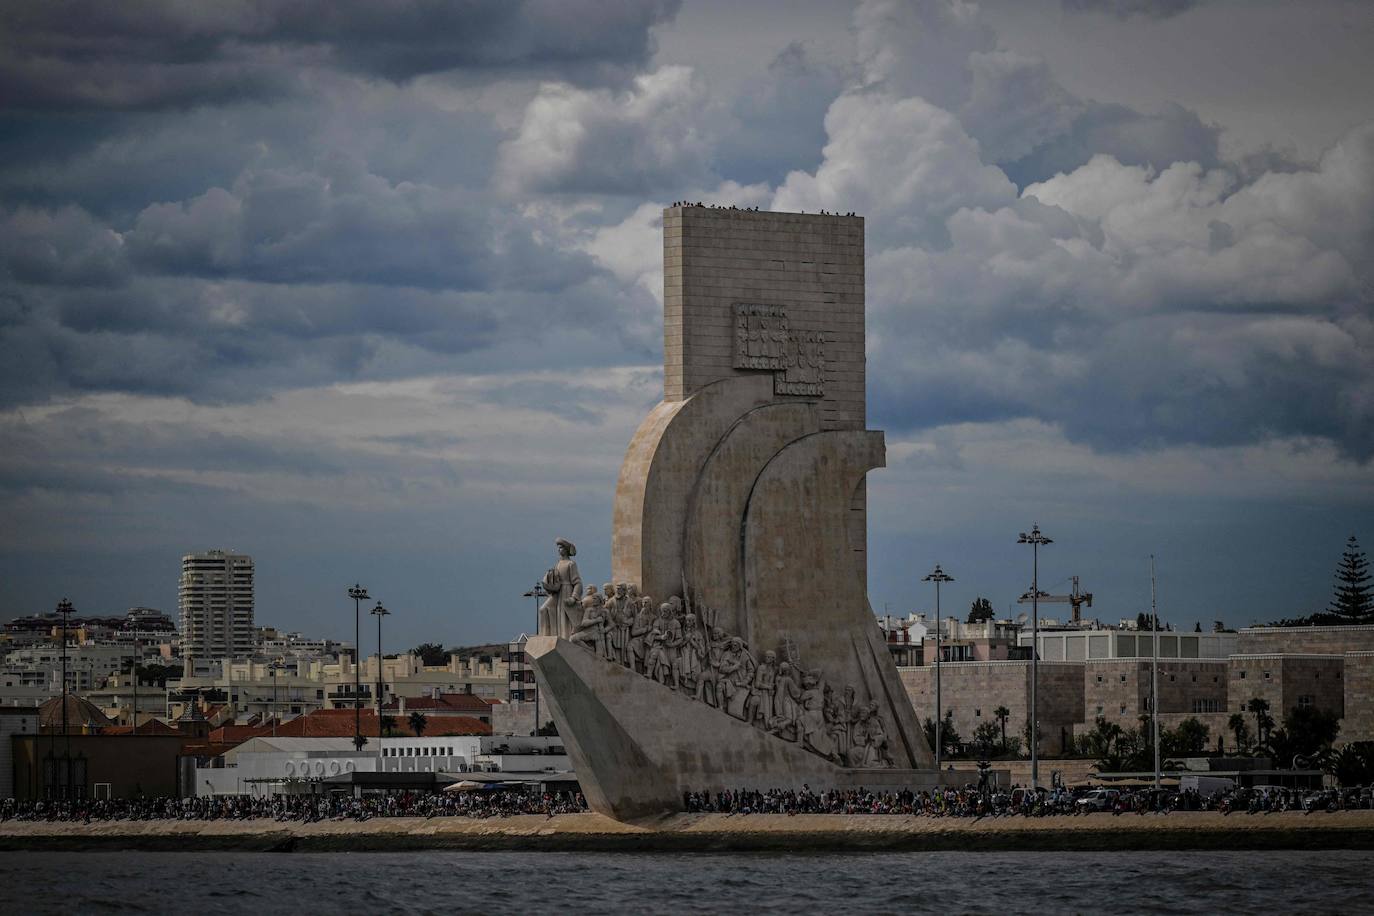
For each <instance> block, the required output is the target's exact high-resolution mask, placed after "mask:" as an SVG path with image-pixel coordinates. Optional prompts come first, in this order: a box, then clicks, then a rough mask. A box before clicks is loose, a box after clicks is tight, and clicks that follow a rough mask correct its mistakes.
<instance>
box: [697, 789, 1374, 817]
mask: <svg viewBox="0 0 1374 916" xmlns="http://www.w3.org/2000/svg"><path fill="white" fill-rule="evenodd" d="M682 803H683V810H684V811H687V812H690V813H704V812H712V813H724V814H732V815H733V814H787V815H796V814H907V815H917V816H922V817H971V818H982V817H1014V816H1022V817H1047V816H1074V815H1086V814H1092V813H1096V812H1107V813H1110V814H1114V815H1122V814H1140V815H1143V814H1168V813H1170V812H1173V811H1219V812H1221V813H1223V814H1230V813H1232V812H1235V811H1246V812H1249V813H1251V814H1260V813H1267V812H1274V811H1305V812H1307V813H1312V812H1315V811H1335V810H1343V809H1348V808H1360V807H1369V806H1370V805H1371V804H1374V802H1371V800H1370V798H1369V796H1368V795H1367V794H1363V795H1360V794H1356V795H1349V794H1343V793H1340V792H1333V791H1326V792H1313V791H1311V790H1300V789H1272V790H1262V791H1256V790H1250V789H1242V790H1238V791H1229V792H1215V793H1212V794H1210V795H1203V794H1201V793H1199V792H1197V791H1196V790H1192V789H1185V790H1183V791H1181V792H1176V791H1172V790H1166V789H1161V790H1155V789H1141V790H1137V791H1119V792H1118V791H1112V792H1110V793H1106V794H1103V795H1101V796H1099V797H1096V798H1089V797H1088V795H1087V794H1086V790H1085V789H1082V788H1079V789H1068V788H1065V787H1063V786H1055V787H1054V788H1051V789H1049V790H1041V791H1038V792H1033V791H1031V790H1029V789H1024V788H1014V789H1012V790H1010V791H992V790H989V789H978V788H976V787H972V786H970V787H967V788H963V789H955V788H946V789H937V790H933V791H928V792H927V791H921V792H915V791H912V790H909V789H906V790H901V791H891V792H875V791H869V790H865V789H847V790H826V791H821V792H814V791H812V790H811V789H810V788H809V787H804V788H803V789H802V790H801V791H797V790H794V789H769V790H767V791H759V790H755V789H743V790H737V791H726V792H716V793H714V794H713V793H710V792H684V793H683V798H682Z"/></svg>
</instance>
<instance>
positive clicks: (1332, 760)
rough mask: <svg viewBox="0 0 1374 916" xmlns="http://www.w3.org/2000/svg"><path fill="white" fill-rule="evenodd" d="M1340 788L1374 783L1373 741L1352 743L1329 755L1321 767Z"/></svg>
mask: <svg viewBox="0 0 1374 916" xmlns="http://www.w3.org/2000/svg"><path fill="white" fill-rule="evenodd" d="M1323 769H1325V770H1326V771H1327V772H1328V773H1330V774H1331V775H1332V776H1335V777H1336V781H1337V782H1338V783H1340V784H1341V785H1342V786H1367V785H1369V784H1370V783H1374V741H1352V742H1350V743H1349V744H1347V745H1346V746H1345V747H1343V748H1341V749H1340V750H1339V751H1338V752H1336V753H1333V754H1331V755H1330V756H1329V757H1328V758H1327V759H1326V762H1325V765H1324V766H1323Z"/></svg>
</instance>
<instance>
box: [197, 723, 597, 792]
mask: <svg viewBox="0 0 1374 916" xmlns="http://www.w3.org/2000/svg"><path fill="white" fill-rule="evenodd" d="M377 741H378V739H376V738H373V739H371V741H370V743H369V745H368V746H367V747H365V748H364V749H363V750H361V751H358V750H355V749H354V747H353V739H352V738H271V737H261V738H252V739H250V740H248V741H245V742H244V743H243V744H240V745H239V746H238V747H235V748H233V749H232V750H229V751H226V752H225V753H224V754H223V755H222V756H220V757H217V758H215V759H214V760H213V761H212V762H211V763H210V765H208V766H198V767H196V768H195V775H194V783H193V784H194V785H195V787H196V794H197V795H294V794H314V793H317V792H320V791H321V784H322V783H323V782H324V781H325V780H327V779H329V778H331V777H338V776H346V775H348V774H351V773H441V774H447V775H451V776H455V777H460V776H461V774H464V773H500V774H503V775H508V776H509V777H510V780H511V781H512V782H540V781H559V782H565V781H568V780H569V779H571V778H572V777H570V776H569V775H568V774H569V771H570V770H571V769H572V763H571V761H570V760H569V759H568V756H567V753H566V752H565V751H564V749H563V741H562V739H561V738H558V737H537V738H536V737H525V736H494V737H493V736H490V735H461V736H460V735H452V736H450V735H445V736H441V737H434V738H383V739H381V746H380V748H378V747H377V746H376V745H377ZM379 751H380V754H379V753H378V752H379Z"/></svg>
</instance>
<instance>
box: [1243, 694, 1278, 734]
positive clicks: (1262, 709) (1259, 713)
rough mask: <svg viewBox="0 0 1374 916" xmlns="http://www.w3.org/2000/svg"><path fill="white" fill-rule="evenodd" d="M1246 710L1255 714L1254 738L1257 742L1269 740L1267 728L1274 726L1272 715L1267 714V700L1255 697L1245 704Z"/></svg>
mask: <svg viewBox="0 0 1374 916" xmlns="http://www.w3.org/2000/svg"><path fill="white" fill-rule="evenodd" d="M1245 708H1246V710H1247V711H1248V712H1251V713H1253V714H1254V716H1255V738H1256V741H1257V742H1258V743H1259V744H1264V743H1265V742H1266V741H1268V740H1269V730H1270V729H1272V728H1273V727H1274V717H1273V716H1271V715H1269V701H1268V700H1266V699H1263V698H1261V697H1255V698H1254V699H1252V700H1251V701H1250V702H1249V703H1246V704H1245Z"/></svg>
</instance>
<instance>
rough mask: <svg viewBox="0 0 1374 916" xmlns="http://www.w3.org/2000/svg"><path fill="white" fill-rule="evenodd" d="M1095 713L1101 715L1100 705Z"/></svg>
mask: <svg viewBox="0 0 1374 916" xmlns="http://www.w3.org/2000/svg"><path fill="white" fill-rule="evenodd" d="M1097 714H1098V715H1099V716H1100V715H1102V707H1101V706H1099V707H1097Z"/></svg>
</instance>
